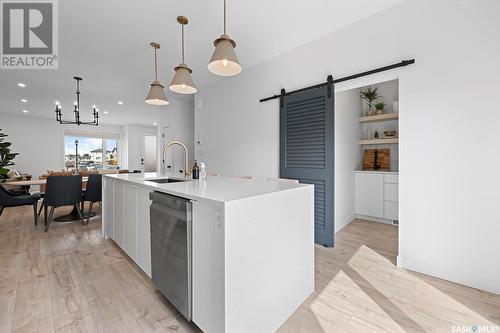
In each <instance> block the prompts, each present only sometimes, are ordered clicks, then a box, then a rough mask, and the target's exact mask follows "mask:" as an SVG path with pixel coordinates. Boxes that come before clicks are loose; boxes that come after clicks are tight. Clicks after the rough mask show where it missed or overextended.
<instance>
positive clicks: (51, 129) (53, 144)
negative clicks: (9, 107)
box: [0, 114, 122, 178]
mask: <svg viewBox="0 0 500 333" xmlns="http://www.w3.org/2000/svg"><path fill="white" fill-rule="evenodd" d="M0 128H1V129H2V131H3V132H4V133H5V134H7V135H8V137H7V140H8V141H9V142H11V143H12V150H13V151H14V152H17V153H19V156H17V157H16V159H15V160H14V163H15V165H14V166H12V167H11V169H16V170H18V171H19V172H22V173H31V175H32V176H33V177H34V178H38V177H39V176H40V175H42V174H44V173H46V172H47V170H61V169H63V168H64V139H63V137H64V130H65V129H66V130H82V131H86V132H90V131H95V132H107V133H121V131H122V128H121V126H109V125H99V126H98V127H91V126H85V127H79V128H77V127H76V126H71V125H60V124H59V123H57V122H56V121H55V120H53V119H48V118H35V117H29V116H10V115H6V114H0Z"/></svg>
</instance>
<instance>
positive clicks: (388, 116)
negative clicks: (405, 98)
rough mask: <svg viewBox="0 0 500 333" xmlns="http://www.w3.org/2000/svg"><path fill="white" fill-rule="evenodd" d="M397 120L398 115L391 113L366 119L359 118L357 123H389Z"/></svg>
mask: <svg viewBox="0 0 500 333" xmlns="http://www.w3.org/2000/svg"><path fill="white" fill-rule="evenodd" d="M398 119H399V113H397V112H393V113H385V114H380V115H376V116H368V117H360V118H359V122H360V123H376V122H380V121H389V120H398Z"/></svg>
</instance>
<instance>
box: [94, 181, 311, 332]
mask: <svg viewBox="0 0 500 333" xmlns="http://www.w3.org/2000/svg"><path fill="white" fill-rule="evenodd" d="M164 177H165V176H164ZM164 177H160V176H157V175H156V174H147V173H146V174H125V175H106V176H105V177H104V181H103V191H104V193H103V226H102V232H103V237H106V238H112V239H113V240H114V241H115V243H116V244H117V245H118V246H120V247H121V248H122V249H123V250H124V252H125V253H126V254H127V255H128V256H129V257H130V258H131V259H132V260H133V261H134V262H135V263H136V264H137V265H138V266H139V267H140V268H141V269H142V270H143V271H144V272H145V273H146V274H147V275H148V276H150V277H151V242H150V221H149V214H150V212H149V206H150V200H149V193H151V192H154V191H158V192H162V193H166V194H170V195H174V196H178V197H182V198H187V199H189V200H191V201H192V202H193V208H192V213H193V218H192V294H191V295H192V302H191V304H192V320H193V322H194V323H195V324H196V325H197V326H198V327H199V328H200V329H201V330H202V331H203V332H205V333H221V332H252V333H253V332H274V331H276V330H277V329H278V328H279V327H280V326H281V325H282V324H283V322H285V320H286V319H287V318H288V317H289V316H290V315H291V314H292V313H293V312H294V311H295V310H296V309H297V308H298V307H299V306H300V305H301V304H302V303H303V302H304V301H305V299H306V298H307V297H308V296H309V295H310V294H311V293H312V292H313V290H314V188H313V186H312V185H306V184H295V183H290V182H273V181H267V180H248V179H234V178H226V177H209V178H208V179H207V180H206V181H200V180H190V181H186V182H179V183H168V184H158V183H154V182H151V181H148V179H155V178H164Z"/></svg>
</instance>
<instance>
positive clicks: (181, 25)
mask: <svg viewBox="0 0 500 333" xmlns="http://www.w3.org/2000/svg"><path fill="white" fill-rule="evenodd" d="M181 26H182V39H181V40H182V48H181V49H182V63H183V64H185V62H184V24H181Z"/></svg>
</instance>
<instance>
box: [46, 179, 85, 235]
mask: <svg viewBox="0 0 500 333" xmlns="http://www.w3.org/2000/svg"><path fill="white" fill-rule="evenodd" d="M81 201H82V176H49V177H47V187H46V190H45V197H44V199H43V210H44V215H45V216H44V217H45V232H47V231H48V230H49V226H50V223H51V222H52V217H53V215H54V209H55V208H58V207H63V206H73V207H74V208H75V209H76V211H77V212H78V217H79V218H80V221H81V222H82V224H83V216H82V212H81V210H80V202H81ZM48 207H50V213H49V214H47V209H48Z"/></svg>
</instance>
